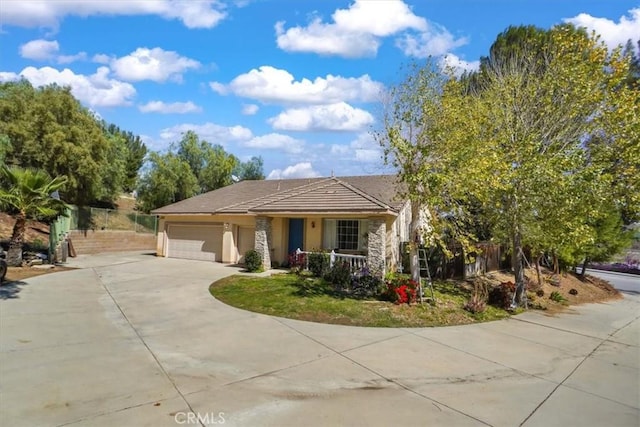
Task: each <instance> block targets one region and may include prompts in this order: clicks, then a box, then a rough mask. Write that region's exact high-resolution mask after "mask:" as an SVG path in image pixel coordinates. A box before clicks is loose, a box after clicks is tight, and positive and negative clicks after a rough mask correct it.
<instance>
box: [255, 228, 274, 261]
mask: <svg viewBox="0 0 640 427" xmlns="http://www.w3.org/2000/svg"><path fill="white" fill-rule="evenodd" d="M255 248H256V251H257V252H258V253H259V254H260V256H261V257H262V266H263V267H264V269H265V270H268V269H270V268H271V218H269V217H266V216H258V217H256V241H255Z"/></svg>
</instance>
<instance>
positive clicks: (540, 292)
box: [536, 289, 544, 297]
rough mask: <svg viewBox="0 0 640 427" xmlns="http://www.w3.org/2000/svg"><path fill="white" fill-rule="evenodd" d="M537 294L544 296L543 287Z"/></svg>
mask: <svg viewBox="0 0 640 427" xmlns="http://www.w3.org/2000/svg"><path fill="white" fill-rule="evenodd" d="M536 295H538V296H539V297H543V296H544V291H543V290H542V289H538V290H537V291H536Z"/></svg>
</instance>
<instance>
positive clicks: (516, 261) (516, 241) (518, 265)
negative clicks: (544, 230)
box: [513, 230, 524, 305]
mask: <svg viewBox="0 0 640 427" xmlns="http://www.w3.org/2000/svg"><path fill="white" fill-rule="evenodd" d="M513 275H514V277H515V280H516V296H515V302H516V304H518V305H520V303H521V302H522V295H523V294H524V263H523V259H522V236H521V235H520V230H516V231H515V233H514V234H513Z"/></svg>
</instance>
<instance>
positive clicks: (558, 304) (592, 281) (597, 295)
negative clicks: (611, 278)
mask: <svg viewBox="0 0 640 427" xmlns="http://www.w3.org/2000/svg"><path fill="white" fill-rule="evenodd" d="M525 276H526V277H527V279H528V280H527V296H528V299H529V305H530V308H534V309H540V310H545V311H547V312H548V313H549V314H554V313H558V312H561V311H564V310H565V309H566V308H567V307H568V306H571V305H578V304H589V303H599V302H605V301H610V300H615V299H620V298H622V294H621V293H620V292H619V291H618V290H617V289H615V288H614V287H613V286H611V284H609V282H607V281H605V280H602V279H599V278H597V277H594V276H590V275H585V276H584V277H583V276H578V275H576V274H574V273H561V274H558V275H555V274H553V272H551V271H549V270H547V269H541V279H542V280H541V281H542V285H540V284H539V283H538V278H537V274H536V271H535V269H527V270H526V272H525ZM486 280H488V281H489V283H490V284H491V285H499V284H500V283H502V282H513V281H514V277H513V274H511V273H509V272H492V273H489V274H487V276H486ZM552 294H554V298H555V300H554V299H552ZM558 295H559V296H558Z"/></svg>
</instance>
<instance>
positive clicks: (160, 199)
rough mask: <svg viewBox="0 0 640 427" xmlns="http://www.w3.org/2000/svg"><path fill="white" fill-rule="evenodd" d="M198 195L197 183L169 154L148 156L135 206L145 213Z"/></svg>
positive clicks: (182, 163)
mask: <svg viewBox="0 0 640 427" xmlns="http://www.w3.org/2000/svg"><path fill="white" fill-rule="evenodd" d="M196 194H198V180H197V178H196V176H195V175H194V174H193V172H192V171H191V168H190V167H189V164H188V163H187V162H186V161H185V160H183V159H182V158H180V157H179V156H177V155H176V154H174V153H172V152H169V153H167V154H164V155H162V154H159V153H155V152H152V153H151V154H150V155H149V167H148V170H147V172H146V173H145V174H144V175H143V176H142V177H141V178H140V183H139V185H138V205H139V207H140V208H141V209H142V210H143V211H145V212H149V211H151V210H153V209H156V208H158V207H160V206H165V205H168V204H171V203H175V202H179V201H180V200H184V199H186V198H189V197H191V196H194V195H196Z"/></svg>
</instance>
